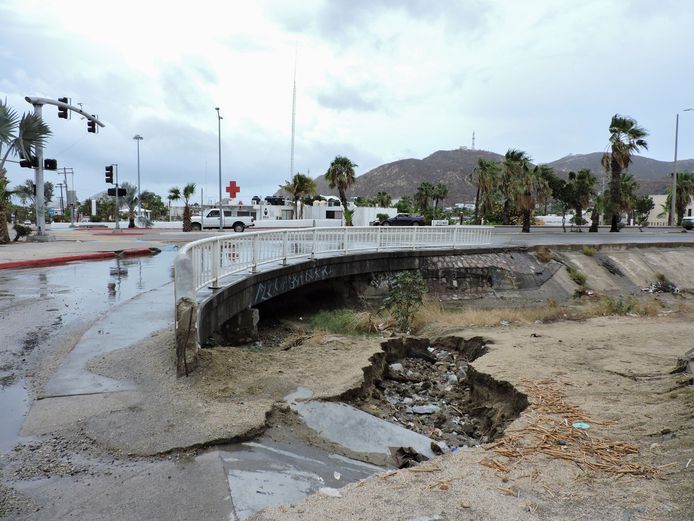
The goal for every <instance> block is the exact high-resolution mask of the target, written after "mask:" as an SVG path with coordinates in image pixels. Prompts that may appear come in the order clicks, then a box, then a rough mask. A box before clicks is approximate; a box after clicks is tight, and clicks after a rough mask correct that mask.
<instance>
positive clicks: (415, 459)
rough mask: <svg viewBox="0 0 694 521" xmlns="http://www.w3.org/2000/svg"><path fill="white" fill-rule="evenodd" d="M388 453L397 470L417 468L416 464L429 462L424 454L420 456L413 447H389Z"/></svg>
mask: <svg viewBox="0 0 694 521" xmlns="http://www.w3.org/2000/svg"><path fill="white" fill-rule="evenodd" d="M390 453H391V455H392V456H393V460H394V461H395V466H396V467H397V468H399V469H406V468H410V467H415V466H417V463H421V462H422V461H429V458H428V457H426V456H425V455H424V454H420V453H419V452H417V451H416V450H415V449H414V448H413V447H397V448H396V447H391V448H390Z"/></svg>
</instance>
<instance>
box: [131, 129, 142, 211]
mask: <svg viewBox="0 0 694 521" xmlns="http://www.w3.org/2000/svg"><path fill="white" fill-rule="evenodd" d="M133 139H134V140H135V141H137V216H138V217H140V216H141V214H142V199H141V197H140V141H142V140H143V139H144V138H143V137H142V136H141V135H140V134H137V135H136V136H135V137H134V138H133Z"/></svg>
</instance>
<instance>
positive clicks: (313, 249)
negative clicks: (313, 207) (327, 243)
mask: <svg viewBox="0 0 694 521" xmlns="http://www.w3.org/2000/svg"><path fill="white" fill-rule="evenodd" d="M316 230H317V228H315V227H314V228H313V236H312V238H311V259H315V258H316Z"/></svg>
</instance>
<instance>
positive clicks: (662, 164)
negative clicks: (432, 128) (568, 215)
mask: <svg viewBox="0 0 694 521" xmlns="http://www.w3.org/2000/svg"><path fill="white" fill-rule="evenodd" d="M601 157H602V152H593V153H591V154H573V155H569V156H565V157H563V158H561V159H557V160H556V161H552V162H551V163H549V165H550V166H551V167H553V168H554V169H555V171H556V172H557V173H558V174H560V175H562V176H565V175H566V174H568V172H570V171H572V170H573V171H577V170H580V169H582V168H589V169H591V170H592V171H593V173H594V174H596V175H597V176H598V179H601V176H602V167H601V166H600V159H601ZM480 158H483V159H490V160H494V161H502V160H503V155H501V154H496V153H494V152H488V151H486V150H469V149H458V150H439V151H438V152H434V153H433V154H431V155H430V156H427V157H425V158H424V159H401V160H399V161H394V162H392V163H387V164H385V165H381V166H379V167H376V168H374V169H373V170H370V171H368V172H366V173H365V174H363V175H360V176H358V177H357V184H356V186H355V187H354V188H353V189H351V190H350V191H349V192H348V194H347V195H348V197H356V196H362V197H370V196H373V195H374V194H375V193H376V192H379V191H384V192H388V193H389V194H390V195H391V197H393V198H399V197H402V196H403V195H412V194H414V193H415V191H416V190H417V187H418V186H419V185H420V183H422V182H423V181H429V182H431V183H439V182H443V183H445V184H446V185H448V190H449V197H448V199H447V201H446V202H447V203H448V204H451V203H453V202H466V201H472V200H473V199H474V197H475V187H474V186H473V185H472V184H471V183H470V181H469V177H470V174H471V173H472V171H473V170H474V169H475V167H476V166H477V162H478V160H479V159H480ZM677 167H678V170H694V159H687V160H683V161H679V162H678V164H677ZM629 171H630V173H631V174H632V175H633V176H634V177H635V178H636V179H637V180H638V181H639V183H640V184H641V192H642V193H649V194H657V193H663V192H664V191H665V188H666V187H667V186H669V184H670V182H671V181H670V179H671V178H670V177H669V176H668V173H669V172H671V171H672V162H671V161H657V160H655V159H650V158H648V157H642V156H635V157H634V160H633V163H632V166H631V168H630V170H629ZM316 184H317V186H318V192H319V193H321V194H337V192H336V191H335V190H330V189H329V188H328V185H327V183H326V182H325V179H324V178H323V176H320V177H318V178H316Z"/></svg>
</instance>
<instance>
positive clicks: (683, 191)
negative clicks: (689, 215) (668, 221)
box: [658, 172, 694, 226]
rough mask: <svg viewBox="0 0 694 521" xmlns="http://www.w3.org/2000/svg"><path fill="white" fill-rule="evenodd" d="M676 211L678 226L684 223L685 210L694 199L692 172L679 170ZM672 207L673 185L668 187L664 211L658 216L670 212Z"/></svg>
mask: <svg viewBox="0 0 694 521" xmlns="http://www.w3.org/2000/svg"><path fill="white" fill-rule="evenodd" d="M675 194H676V195H675V198H676V199H675V213H676V222H675V224H676V225H677V226H679V225H681V224H682V219H683V218H684V212H685V211H686V210H687V206H689V203H691V202H692V199H694V173H692V172H677V192H675ZM671 208H672V187H668V188H667V197H666V198H665V203H664V204H663V211H662V213H660V214H658V217H662V216H664V215H666V214H670V212H671Z"/></svg>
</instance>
